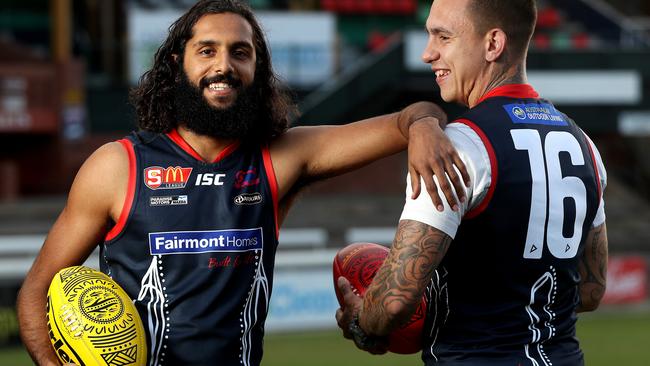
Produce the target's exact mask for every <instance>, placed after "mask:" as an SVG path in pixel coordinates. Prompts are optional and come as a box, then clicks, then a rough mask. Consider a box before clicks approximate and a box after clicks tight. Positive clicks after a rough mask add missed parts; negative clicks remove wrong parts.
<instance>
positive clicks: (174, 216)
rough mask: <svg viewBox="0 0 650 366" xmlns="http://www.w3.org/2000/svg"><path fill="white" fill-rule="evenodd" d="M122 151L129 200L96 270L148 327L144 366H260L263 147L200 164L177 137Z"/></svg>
mask: <svg viewBox="0 0 650 366" xmlns="http://www.w3.org/2000/svg"><path fill="white" fill-rule="evenodd" d="M120 142H121V143H122V144H123V145H124V147H125V148H126V150H127V152H128V153H129V156H130V161H131V165H130V171H131V173H130V178H129V181H130V183H129V192H128V193H127V196H128V197H127V200H126V202H125V205H124V209H123V212H122V216H121V217H120V220H119V221H118V222H117V223H116V224H115V227H114V228H113V229H112V230H111V231H110V232H109V233H108V235H107V237H106V239H105V242H104V243H103V244H102V246H101V251H102V255H101V263H100V265H101V269H102V271H104V272H106V273H107V274H109V275H110V276H111V277H112V278H113V279H115V280H116V281H117V282H118V283H119V284H120V285H122V287H123V288H124V289H125V291H126V292H127V294H128V295H129V296H130V297H131V298H132V299H134V301H135V305H136V307H137V308H138V311H139V312H140V315H141V318H142V320H143V322H144V323H146V324H145V329H146V330H147V332H146V333H147V342H148V346H149V350H150V354H149V360H148V364H149V365H151V366H166V365H225V366H242V365H243V366H258V365H259V364H260V361H261V357H262V337H263V333H264V322H265V321H266V315H267V312H268V307H269V301H270V297H271V289H272V285H273V277H272V275H273V264H274V260H275V251H276V247H277V243H278V242H277V233H278V231H277V184H276V181H275V175H274V172H273V168H272V165H271V160H270V156H269V151H268V148H267V147H264V146H262V147H260V146H252V145H249V144H247V143H245V142H244V143H241V144H235V145H231V146H229V147H227V148H226V149H225V150H224V152H223V153H222V154H221V155H220V156H219V157H217V158H216V159H215V161H213V162H205V161H202V160H201V158H200V157H199V156H198V154H196V152H194V150H192V148H191V147H189V145H187V143H185V141H183V140H182V138H181V137H180V136H179V135H178V133H177V132H176V131H173V132H171V133H169V134H152V133H148V132H138V133H137V134H133V135H131V136H129V137H128V138H127V139H125V140H120ZM161 193H162V194H161ZM168 197H172V198H174V197H179V199H175V200H170V199H168ZM180 197H182V201H181V200H180ZM237 197H255V199H254V200H249V201H248V202H246V204H241V203H242V200H241V199H239V198H237ZM161 202H163V203H169V204H161ZM173 203H176V204H173Z"/></svg>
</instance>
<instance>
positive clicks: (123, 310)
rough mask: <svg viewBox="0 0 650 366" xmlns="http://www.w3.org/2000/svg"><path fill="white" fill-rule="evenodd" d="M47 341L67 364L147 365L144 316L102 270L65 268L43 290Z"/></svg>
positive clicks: (80, 267) (80, 365)
mask: <svg viewBox="0 0 650 366" xmlns="http://www.w3.org/2000/svg"><path fill="white" fill-rule="evenodd" d="M47 326H48V328H49V333H50V341H51V342H52V346H54V351H55V352H56V354H57V356H58V357H59V359H60V360H61V361H62V362H63V363H64V364H65V363H68V362H72V363H75V364H77V365H79V366H84V365H106V366H118V365H119V366H126V365H145V364H146V362H147V343H146V335H145V333H144V327H143V326H142V321H141V320H140V316H139V315H138V311H137V310H136V308H135V305H134V304H133V302H132V301H131V299H129V296H128V295H127V294H126V292H124V290H123V289H122V288H121V287H120V286H119V285H118V284H117V283H115V281H113V280H112V279H111V278H110V277H108V276H107V275H105V274H104V273H102V272H99V271H96V270H94V269H92V268H88V267H84V266H75V267H68V268H64V269H62V270H61V271H59V273H57V274H56V275H55V276H54V278H53V279H52V283H51V284H50V288H49V290H48V292H47Z"/></svg>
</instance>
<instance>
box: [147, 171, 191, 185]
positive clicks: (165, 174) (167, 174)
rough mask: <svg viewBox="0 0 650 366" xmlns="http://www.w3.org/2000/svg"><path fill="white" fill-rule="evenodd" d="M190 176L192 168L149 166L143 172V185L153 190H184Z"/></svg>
mask: <svg viewBox="0 0 650 366" xmlns="http://www.w3.org/2000/svg"><path fill="white" fill-rule="evenodd" d="M191 174H192V168H184V167H180V166H174V167H172V166H170V167H167V168H163V167H160V166H151V167H148V168H146V169H145V170H144V184H145V185H146V186H147V187H148V188H149V189H153V190H156V189H180V188H185V185H186V184H187V181H188V180H189V179H190V175H191Z"/></svg>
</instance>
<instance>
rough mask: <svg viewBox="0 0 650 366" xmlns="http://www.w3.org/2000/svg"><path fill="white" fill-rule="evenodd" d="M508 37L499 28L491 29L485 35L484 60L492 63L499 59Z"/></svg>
mask: <svg viewBox="0 0 650 366" xmlns="http://www.w3.org/2000/svg"><path fill="white" fill-rule="evenodd" d="M507 40H508V36H507V35H506V33H505V32H504V31H503V30H502V29H499V28H494V29H491V30H490V31H489V32H487V34H486V35H485V60H486V61H488V62H494V61H496V60H498V59H499V57H501V55H502V54H503V52H504V51H505V49H506V41H507Z"/></svg>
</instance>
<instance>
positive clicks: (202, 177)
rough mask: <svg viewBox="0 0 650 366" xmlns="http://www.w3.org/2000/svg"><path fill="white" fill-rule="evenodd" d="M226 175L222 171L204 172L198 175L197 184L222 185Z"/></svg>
mask: <svg viewBox="0 0 650 366" xmlns="http://www.w3.org/2000/svg"><path fill="white" fill-rule="evenodd" d="M224 179H226V175H225V174H222V173H203V174H197V175H196V181H195V183H194V185H195V186H222V185H223V180H224Z"/></svg>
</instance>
